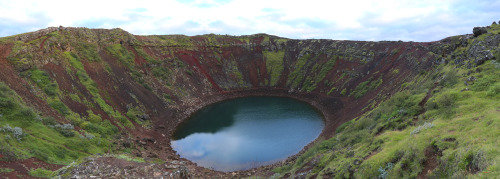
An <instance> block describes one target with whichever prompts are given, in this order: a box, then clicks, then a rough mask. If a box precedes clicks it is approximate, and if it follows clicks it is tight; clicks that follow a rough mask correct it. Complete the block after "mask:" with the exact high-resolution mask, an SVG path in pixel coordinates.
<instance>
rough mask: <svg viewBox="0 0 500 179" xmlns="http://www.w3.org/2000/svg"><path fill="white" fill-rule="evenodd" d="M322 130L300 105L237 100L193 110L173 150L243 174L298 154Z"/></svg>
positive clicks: (308, 109) (204, 163) (318, 118)
mask: <svg viewBox="0 0 500 179" xmlns="http://www.w3.org/2000/svg"><path fill="white" fill-rule="evenodd" d="M323 127H324V122H323V120H322V116H321V114H320V113H319V112H318V111H317V110H315V109H314V108H313V107H312V106H310V105H308V104H306V103H304V102H301V101H297V100H294V99H290V98H281V97H246V98H238V99H232V100H227V101H223V102H221V103H217V104H214V105H210V106H207V107H205V108H203V109H201V110H200V111H198V112H196V113H195V114H194V115H193V116H192V117H191V118H190V119H188V120H186V121H185V122H183V123H182V124H180V125H179V127H178V128H177V129H176V131H175V132H174V134H173V140H172V147H173V148H174V150H175V151H177V153H178V154H179V155H180V156H181V157H183V158H186V159H189V160H191V161H193V162H196V163H197V164H198V165H199V166H203V167H206V168H211V169H214V170H219V171H235V170H244V169H250V168H255V167H258V166H262V165H267V164H271V163H274V162H277V161H280V160H284V159H286V158H287V157H289V156H291V155H294V154H297V153H298V152H299V151H300V150H302V148H303V147H304V146H305V145H307V144H308V143H310V142H312V141H313V140H314V139H316V138H317V137H318V136H319V134H320V133H321V131H322V130H323Z"/></svg>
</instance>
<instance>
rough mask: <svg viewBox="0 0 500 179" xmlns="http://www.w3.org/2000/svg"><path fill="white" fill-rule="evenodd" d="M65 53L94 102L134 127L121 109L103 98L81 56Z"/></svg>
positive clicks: (109, 113)
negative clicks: (84, 66)
mask: <svg viewBox="0 0 500 179" xmlns="http://www.w3.org/2000/svg"><path fill="white" fill-rule="evenodd" d="M64 55H65V57H66V58H67V59H68V60H69V63H70V65H71V66H72V67H73V68H74V69H76V77H77V78H78V79H79V81H80V83H81V84H83V86H85V88H86V89H87V91H88V92H89V93H90V94H91V95H92V97H93V100H94V102H95V103H97V104H98V105H99V107H100V108H101V109H102V110H103V111H104V112H106V114H108V115H109V116H111V117H112V118H114V119H115V120H118V122H120V123H121V124H122V125H124V126H125V127H128V128H134V126H133V124H132V123H131V122H130V121H129V120H128V119H127V118H126V117H125V116H123V115H122V114H121V113H120V112H119V111H117V110H115V109H113V107H112V106H111V105H109V104H108V103H106V101H105V100H104V99H103V98H102V96H101V94H100V92H99V89H98V88H97V84H96V83H95V82H94V81H93V80H92V79H91V78H90V77H89V76H88V75H87V73H86V71H85V69H84V68H83V64H82V62H81V61H80V59H79V57H78V56H77V55H75V54H73V53H71V52H65V53H64Z"/></svg>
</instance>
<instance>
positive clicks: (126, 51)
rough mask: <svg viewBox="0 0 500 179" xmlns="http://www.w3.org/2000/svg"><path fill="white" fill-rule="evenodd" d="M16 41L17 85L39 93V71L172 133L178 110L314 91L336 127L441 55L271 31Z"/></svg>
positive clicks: (48, 36)
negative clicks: (35, 77)
mask: <svg viewBox="0 0 500 179" xmlns="http://www.w3.org/2000/svg"><path fill="white" fill-rule="evenodd" d="M13 38H14V40H18V41H16V42H15V43H14V44H7V45H4V46H5V47H4V48H7V49H9V51H10V53H7V54H5V55H4V61H9V62H6V64H5V65H6V67H5V68H9V69H11V68H12V71H10V72H9V74H4V75H3V76H4V77H5V79H4V80H3V81H8V80H9V79H12V78H18V80H15V83H21V84H23V83H24V86H26V87H27V88H30V87H31V88H33V89H36V87H37V86H36V85H33V84H30V83H33V82H31V81H30V79H29V77H22V74H23V73H25V72H29V71H31V70H33V69H39V70H42V71H45V72H47V74H48V75H49V76H50V78H51V79H53V80H54V83H56V84H57V86H58V87H59V91H60V94H61V95H60V96H59V97H60V100H61V101H62V102H63V103H64V104H65V105H66V106H67V107H68V108H69V110H71V111H74V112H75V113H77V114H79V115H80V116H81V117H85V116H88V114H87V112H86V111H88V110H92V111H93V112H94V113H96V114H101V115H102V116H103V117H104V118H106V119H113V114H110V113H112V112H113V111H112V110H108V111H106V108H107V107H106V106H107V105H109V106H110V107H111V108H112V109H114V110H115V111H116V113H117V114H118V113H120V114H121V115H122V116H124V117H125V116H126V113H127V112H128V111H130V110H131V109H135V108H138V111H141V112H144V114H147V115H148V116H149V118H151V119H152V121H153V122H154V123H155V124H156V123H158V124H159V123H165V124H163V126H165V128H169V129H170V127H169V126H175V123H176V122H178V120H179V119H176V118H177V117H176V116H178V115H180V114H183V113H185V114H188V113H190V112H192V111H193V110H196V109H198V108H200V107H201V106H204V105H205V104H207V103H211V102H213V101H214V100H215V101H217V100H221V99H223V98H224V97H218V96H233V95H235V93H245V94H244V95H250V93H251V91H259V90H260V91H262V90H263V91H276V92H275V93H280V94H282V95H289V96H294V95H295V94H302V95H305V96H314V97H312V99H311V100H312V101H311V103H318V105H320V106H321V105H326V106H328V109H326V112H327V113H332V114H331V115H328V116H329V117H330V118H328V119H327V121H328V124H338V123H341V122H344V121H346V120H349V119H352V118H354V117H356V116H357V115H359V114H361V113H362V112H363V110H366V109H368V108H366V107H367V106H368V105H369V104H371V105H372V106H373V105H375V104H376V103H377V102H378V101H380V100H382V99H384V98H386V97H387V96H388V95H390V94H391V93H393V92H394V91H395V90H398V89H400V88H401V84H403V83H404V82H405V81H408V80H409V79H411V78H412V77H414V76H415V75H416V74H418V73H420V72H423V71H425V70H429V69H430V68H429V67H431V66H432V65H433V64H434V63H435V62H436V61H438V60H439V59H440V58H441V55H442V54H439V53H444V52H442V50H441V49H439V50H436V51H435V52H433V51H432V49H433V48H436V47H435V46H436V44H437V43H440V42H437V43H415V42H357V41H334V40H292V39H285V38H280V37H275V36H270V35H265V34H258V35H252V36H240V37H233V36H220V35H204V36H194V37H188V36H181V35H173V36H134V35H132V34H129V33H127V32H125V31H123V30H120V29H113V30H100V29H84V28H62V27H61V28H49V29H45V30H41V31H38V32H35V33H30V34H25V35H20V36H18V37H13ZM433 45H434V46H433ZM12 49H13V50H12ZM73 61H76V63H74V62H73ZM80 63H81V64H80ZM11 76H15V77H11ZM85 76H88V80H89V81H91V82H90V83H92V84H91V87H89V86H86V84H85V83H87V82H86V81H84V80H87V79H85V78H86V77H85ZM82 78H84V79H82ZM35 83H36V82H35ZM93 87H95V88H96V91H94V92H92V90H93ZM245 91H247V92H245ZM248 91H250V92H248ZM265 93H267V92H263V93H262V94H265ZM70 94H76V95H77V96H78V98H80V102H79V101H78V100H76V101H75V100H74V99H72V98H71V96H70ZM27 95H28V94H27ZM31 95H35V96H36V94H31ZM73 96H74V95H73ZM75 97H76V96H74V97H73V98H75ZM35 98H36V97H35ZM39 98H40V97H39ZM96 98H101V99H102V100H103V101H104V103H105V104H104V103H103V102H96ZM212 98H214V99H212ZM207 99H210V100H208V101H207ZM82 100H83V101H86V102H87V104H85V103H84V102H81V101H82ZM40 103H41V104H39V105H40V106H45V108H44V109H42V110H41V111H47V112H46V113H48V115H56V116H57V115H58V114H57V112H54V111H52V112H49V111H51V109H50V107H47V105H49V104H43V102H40ZM101 103H102V104H101ZM318 105H316V106H318ZM346 109H348V110H347V111H346ZM58 116H60V117H61V118H62V117H63V116H64V115H62V116H61V115H60V114H59V115H58ZM116 116H118V115H115V117H116ZM141 117H142V116H141ZM126 118H128V117H126ZM128 120H130V121H132V120H131V119H128ZM159 126H160V125H152V126H151V127H156V128H158V127H159ZM137 127H139V126H137ZM328 128H334V126H329V127H328ZM134 130H135V129H134ZM134 130H130V132H133V131H134ZM330 132H331V131H330ZM327 134H329V133H327Z"/></svg>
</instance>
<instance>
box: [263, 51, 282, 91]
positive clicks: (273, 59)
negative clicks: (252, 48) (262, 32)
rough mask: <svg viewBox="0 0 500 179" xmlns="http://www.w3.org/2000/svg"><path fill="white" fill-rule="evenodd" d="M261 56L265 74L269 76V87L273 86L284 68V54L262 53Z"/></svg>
mask: <svg viewBox="0 0 500 179" xmlns="http://www.w3.org/2000/svg"><path fill="white" fill-rule="evenodd" d="M263 55H264V59H265V61H266V67H267V74H269V75H270V80H269V85H270V86H275V85H276V83H277V82H278V80H279V78H280V76H281V72H282V71H283V68H284V64H283V58H284V57H285V52H284V51H278V52H272V51H263Z"/></svg>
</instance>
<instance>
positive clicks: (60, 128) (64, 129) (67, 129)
mask: <svg viewBox="0 0 500 179" xmlns="http://www.w3.org/2000/svg"><path fill="white" fill-rule="evenodd" d="M74 128H75V127H74V126H73V125H72V124H63V125H61V124H56V125H55V126H54V129H55V130H56V131H57V132H59V133H60V134H61V135H63V136H64V137H73V136H75V133H74V132H73V129H74Z"/></svg>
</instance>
